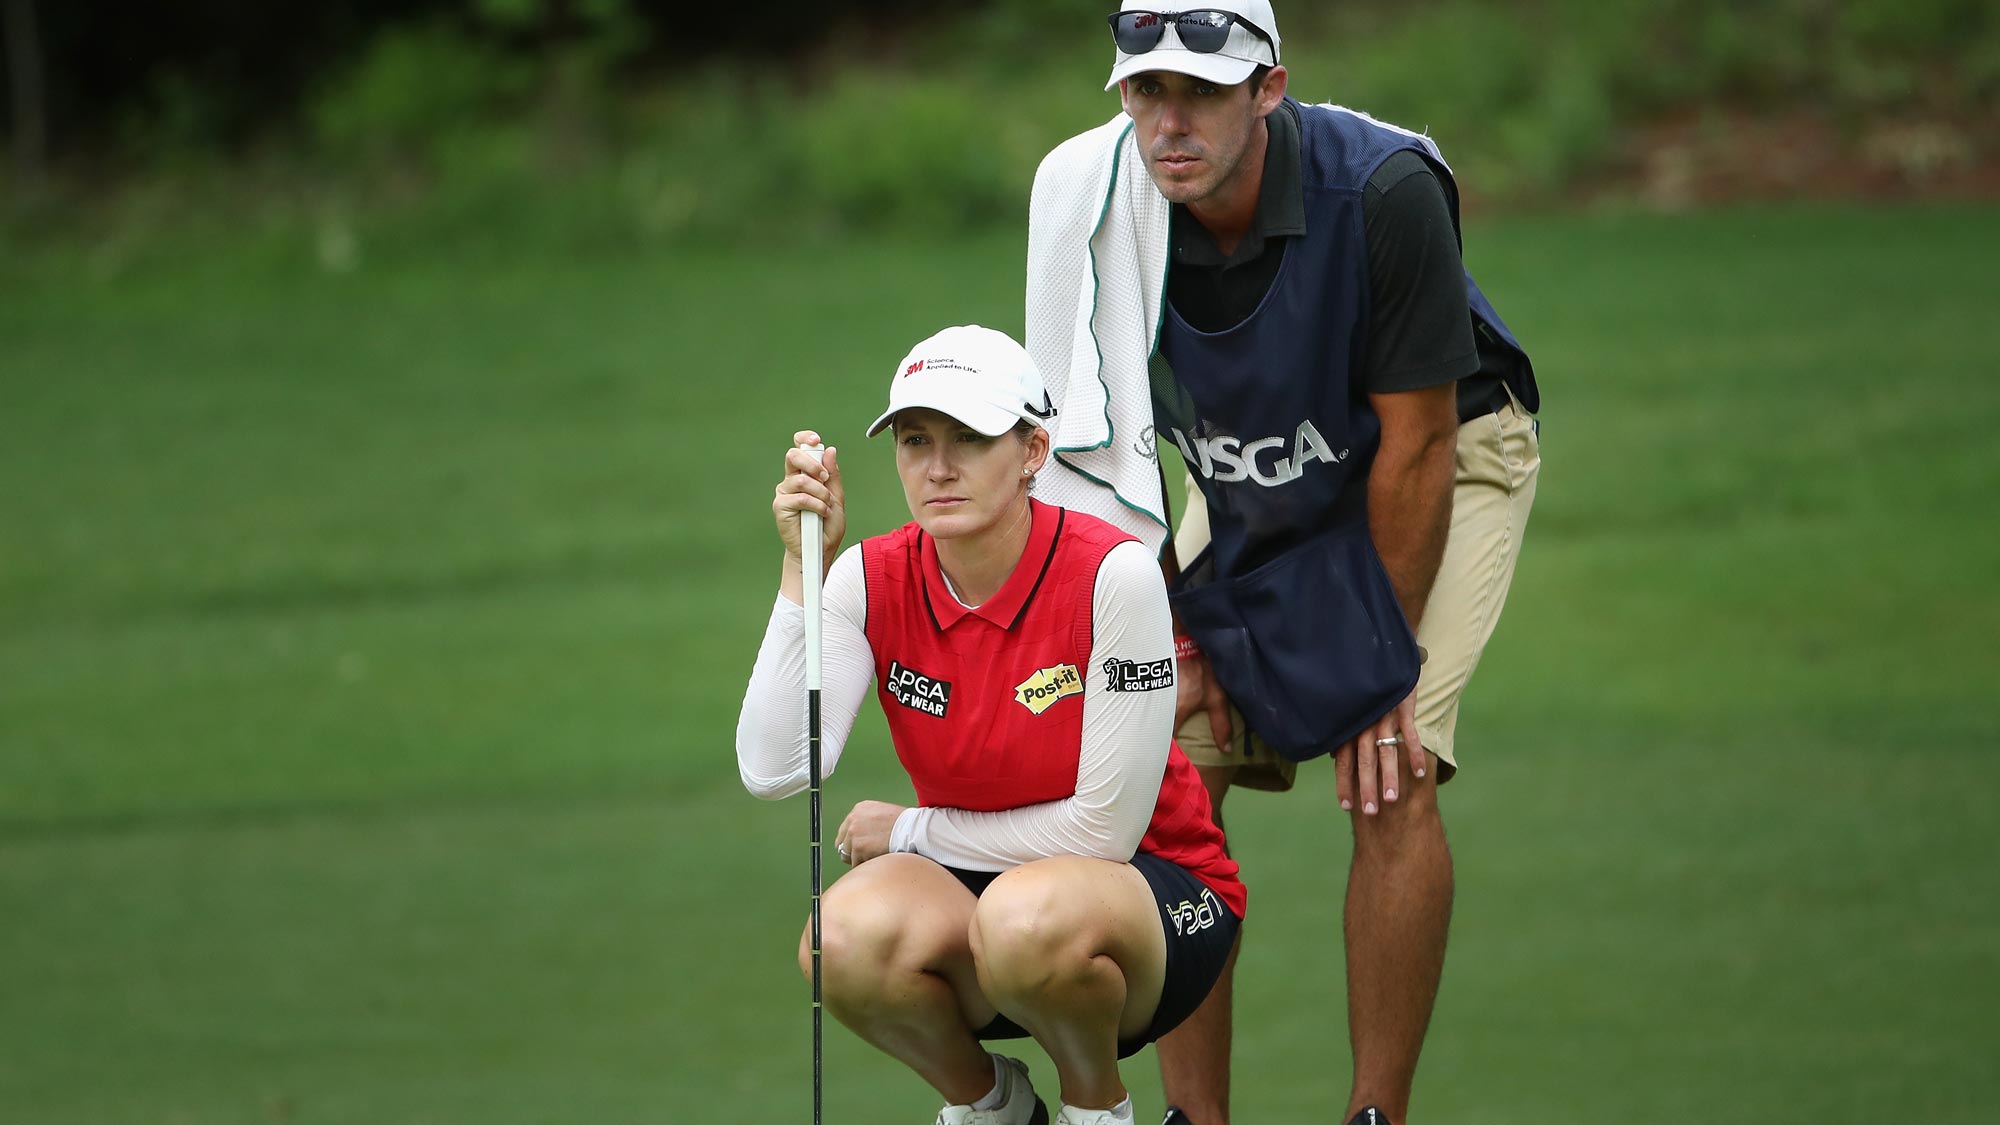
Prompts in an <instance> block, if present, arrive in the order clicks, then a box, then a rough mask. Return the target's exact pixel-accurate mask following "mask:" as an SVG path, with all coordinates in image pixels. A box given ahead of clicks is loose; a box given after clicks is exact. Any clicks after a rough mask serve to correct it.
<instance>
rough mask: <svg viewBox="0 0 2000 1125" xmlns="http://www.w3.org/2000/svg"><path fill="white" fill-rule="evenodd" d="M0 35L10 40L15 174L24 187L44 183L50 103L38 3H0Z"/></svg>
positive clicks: (16, 0)
mask: <svg viewBox="0 0 2000 1125" xmlns="http://www.w3.org/2000/svg"><path fill="white" fill-rule="evenodd" d="M0 3H4V7H0V34H4V36H5V38H6V40H7V79H8V82H7V86H8V91H9V94H10V101H11V103H12V105H13V108H14V113H13V118H14V120H13V129H12V133H13V142H14V144H13V148H14V174H15V175H16V176H18V177H20V181H21V184H22V186H23V187H26V188H30V189H32V188H34V187H35V186H36V185H37V184H39V183H40V182H41V178H42V168H43V165H44V164H45V163H46V162H47V160H48V136H49V130H48V101H47V98H46V95H45V94H44V92H43V88H42V36H41V31H40V29H39V28H38V27H36V25H35V0H0Z"/></svg>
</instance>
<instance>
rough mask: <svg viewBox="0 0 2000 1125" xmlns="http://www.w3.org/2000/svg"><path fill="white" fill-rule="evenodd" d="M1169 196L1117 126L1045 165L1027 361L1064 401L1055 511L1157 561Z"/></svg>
mask: <svg viewBox="0 0 2000 1125" xmlns="http://www.w3.org/2000/svg"><path fill="white" fill-rule="evenodd" d="M1168 221H1169V214H1168V206H1167V200H1166V197H1165V196H1162V195H1161V194H1160V192H1159V189H1157V188H1155V187H1154V186H1153V181H1152V178H1151V177H1149V176H1148V175H1147V174H1146V164H1145V161H1144V160H1143V159H1142V158H1141V155H1140V152H1139V145H1138V141H1137V140H1136V139H1135V138H1134V136H1133V133H1132V119H1131V118H1129V117H1127V116H1125V115H1124V114H1122V113H1121V114H1119V115H1118V116H1117V117H1114V118H1112V119H1111V120H1110V121H1108V122H1106V123H1105V124H1103V125H1100V126H1098V127H1097V128H1095V129H1092V130H1091V131H1089V132H1087V133H1083V134H1081V135H1079V136H1075V137H1071V138H1070V139H1069V140H1067V141H1064V142H1063V143H1062V144H1061V145H1059V146H1057V147H1056V149H1055V151H1053V152H1051V153H1049V155H1048V156H1047V157H1045V158H1044V159H1043V160H1042V165H1041V167H1040V168H1039V169H1038V170H1037V171H1036V172H1035V189H1034V193H1033V195H1032V196H1031V197H1030V201H1029V204H1028V340H1027V346H1028V354H1029V355H1030V356H1031V357H1032V358H1033V359H1034V361H1035V366H1036V368H1038V369H1039V370H1040V371H1041V373H1042V378H1043V379H1044V380H1045V381H1046V382H1047V384H1048V388H1049V396H1050V397H1051V398H1052V399H1053V400H1054V401H1055V404H1056V409H1057V411H1058V413H1057V415H1056V429H1055V449H1056V456H1055V458H1054V462H1053V463H1052V464H1051V465H1049V467H1047V468H1045V469H1044V470H1043V471H1042V473H1041V476H1040V479H1039V480H1038V481H1037V482H1036V485H1035V495H1036V496H1037V497H1038V498H1040V499H1042V500H1045V501H1047V502H1048V503H1051V504H1060V505H1062V506H1063V507H1065V508H1074V509H1076V510H1078V511H1082V512H1087V513H1089V514H1090V515H1093V516H1097V517H1098V518H1100V519H1104V520H1108V521H1110V522H1111V523H1112V524H1114V525H1116V526H1117V527H1118V528H1120V529H1121V530H1124V531H1126V532H1128V533H1130V534H1132V535H1134V536H1137V537H1138V538H1139V540H1140V541H1141V542H1143V543H1145V544H1146V547H1147V549H1148V550H1150V551H1152V552H1153V553H1154V554H1158V553H1159V551H1160V548H1161V546H1162V545H1163V544H1164V543H1165V542H1166V537H1167V510H1166V502H1165V498H1164V497H1163V496H1162V495H1161V493H1160V470H1159V451H1158V450H1157V449H1156V448H1155V447H1154V436H1153V400H1152V392H1151V390H1150V388H1149V386H1148V384H1147V374H1146V369H1147V362H1148V361H1149V360H1150V359H1151V358H1152V355H1153V350H1154V348H1155V347H1156V346H1157V345H1158V342H1159V334H1160V315H1161V313H1162V312H1163V311H1164V308H1165V304H1164V303H1165V300H1166V284H1167V227H1168Z"/></svg>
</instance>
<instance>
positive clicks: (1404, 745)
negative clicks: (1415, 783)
mask: <svg viewBox="0 0 2000 1125" xmlns="http://www.w3.org/2000/svg"><path fill="white" fill-rule="evenodd" d="M1399 749H1400V750H1402V751H1403V754H1398V753H1397V752H1396V751H1397V750H1399ZM1405 760H1407V762H1408V768H1409V771H1410V774H1411V776H1412V777H1418V778H1421V777H1423V776H1425V775H1426V774H1428V773H1429V772H1430V757H1429V755H1428V754H1427V753H1426V752H1425V751H1424V742H1423V736H1422V735H1420V734H1418V733H1417V695H1416V693H1415V692H1411V693H1410V694H1409V695H1407V696H1405V697H1404V698H1403V701H1402V702H1401V703H1398V704H1396V707H1395V709H1394V710H1392V711H1390V712H1389V713H1388V714H1387V715H1384V716H1382V718H1381V719H1380V720H1378V721H1377V722H1376V723H1375V724H1374V725H1372V726H1370V727H1369V728H1368V729H1366V730H1364V731H1362V732H1361V733H1360V734H1359V735H1356V736H1355V739H1354V741H1352V742H1350V743H1348V744H1347V745H1345V746H1342V747H1341V748H1340V749H1339V750H1338V751H1337V752H1335V753H1334V755H1333V768H1334V774H1335V780H1334V790H1335V792H1336V794H1337V795H1338V796H1339V798H1340V807H1341V808H1343V809H1346V810H1349V811H1352V810H1353V808H1354V806H1355V802H1356V800H1357V798H1358V799H1359V802H1360V805H1361V812H1362V815H1364V816H1374V815H1375V814H1376V813H1378V812H1380V811H1382V807H1383V806H1384V805H1386V804H1388V803H1389V802H1391V801H1395V800H1397V799H1398V798H1400V797H1401V796H1402V784H1401V782H1402V763H1403V762H1404V761H1405Z"/></svg>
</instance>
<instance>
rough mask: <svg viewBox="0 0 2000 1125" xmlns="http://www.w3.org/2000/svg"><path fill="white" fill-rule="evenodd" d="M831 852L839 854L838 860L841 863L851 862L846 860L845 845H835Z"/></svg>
mask: <svg viewBox="0 0 2000 1125" xmlns="http://www.w3.org/2000/svg"><path fill="white" fill-rule="evenodd" d="M833 850H834V851H837V852H839V853H840V858H841V860H842V861H843V862H852V861H851V860H848V858H847V845H846V844H835V845H834V846H833Z"/></svg>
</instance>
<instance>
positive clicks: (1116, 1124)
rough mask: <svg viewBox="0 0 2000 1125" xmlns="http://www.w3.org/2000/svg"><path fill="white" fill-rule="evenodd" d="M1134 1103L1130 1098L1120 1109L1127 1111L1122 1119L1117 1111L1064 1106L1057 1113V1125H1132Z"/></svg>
mask: <svg viewBox="0 0 2000 1125" xmlns="http://www.w3.org/2000/svg"><path fill="white" fill-rule="evenodd" d="M1131 1106H1132V1102H1131V1100H1130V1099H1129V1098H1128V1099H1127V1100H1126V1102H1125V1104H1124V1105H1122V1106H1119V1107H1118V1109H1123V1110H1125V1111H1126V1112H1125V1115H1124V1116H1123V1117H1120V1116H1119V1115H1118V1112H1117V1110H1116V1109H1078V1108H1076V1107H1075V1106H1073V1105H1066V1106H1063V1107H1062V1109H1061V1110H1059V1111H1057V1113H1056V1125H1132V1113H1131Z"/></svg>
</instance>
